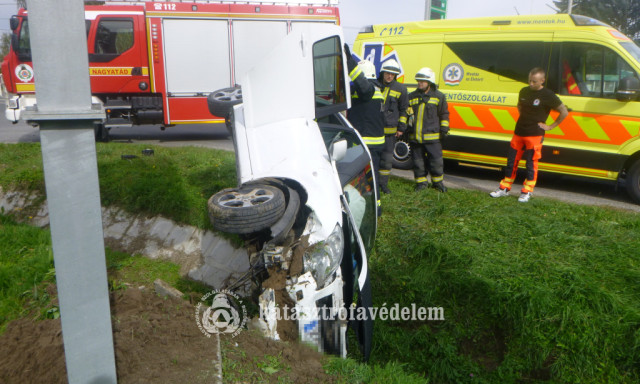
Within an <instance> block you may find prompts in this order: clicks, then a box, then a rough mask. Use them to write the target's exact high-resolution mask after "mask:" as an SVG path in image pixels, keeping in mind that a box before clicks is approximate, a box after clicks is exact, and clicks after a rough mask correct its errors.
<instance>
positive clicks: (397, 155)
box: [393, 139, 413, 169]
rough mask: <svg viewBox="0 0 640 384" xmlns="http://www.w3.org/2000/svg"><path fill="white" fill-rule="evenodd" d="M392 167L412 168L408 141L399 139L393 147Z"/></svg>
mask: <svg viewBox="0 0 640 384" xmlns="http://www.w3.org/2000/svg"><path fill="white" fill-rule="evenodd" d="M393 168H396V169H413V158H412V157H411V148H410V147H409V143H408V142H406V141H404V140H402V139H399V140H398V141H396V145H395V147H393Z"/></svg>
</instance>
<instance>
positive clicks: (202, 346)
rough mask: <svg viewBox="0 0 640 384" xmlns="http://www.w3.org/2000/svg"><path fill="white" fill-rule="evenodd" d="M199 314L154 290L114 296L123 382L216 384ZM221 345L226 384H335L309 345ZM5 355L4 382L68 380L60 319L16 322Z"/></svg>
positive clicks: (252, 337)
mask: <svg viewBox="0 0 640 384" xmlns="http://www.w3.org/2000/svg"><path fill="white" fill-rule="evenodd" d="M194 311H195V308H194V306H193V305H192V304H190V303H189V302H188V301H184V300H180V299H173V298H162V297H160V296H157V295H156V294H155V293H154V292H151V291H150V290H149V289H143V290H139V289H137V288H129V289H126V290H118V291H115V292H113V293H112V297H111V312H112V326H113V336H114V347H115V358H116V370H117V376H118V382H119V383H125V384H126V383H181V384H182V383H215V382H216V378H215V375H216V374H217V372H218V370H217V368H216V366H215V364H214V363H215V361H216V356H217V342H216V339H215V338H214V337H211V338H208V337H205V336H204V335H203V334H202V333H201V332H200V330H199V329H198V327H197V324H196V321H195V319H194V315H193V314H194ZM222 339H223V340H222V341H221V345H222V355H223V356H224V357H223V380H224V382H225V383H227V382H252V383H253V382H264V383H271V382H274V383H276V382H278V380H285V381H286V382H295V383H316V382H319V383H325V382H332V381H333V378H332V377H329V376H327V375H326V374H325V373H324V370H323V369H322V359H323V356H322V355H321V354H320V353H317V352H315V351H313V350H311V349H309V348H308V347H307V346H304V345H300V344H298V343H285V342H276V341H272V340H268V339H265V338H263V337H262V336H260V335H257V334H254V333H253V332H250V331H248V330H244V331H243V332H241V333H240V334H239V335H238V336H236V337H235V338H231V337H224V338H222ZM0 356H2V359H0V382H2V383H37V382H47V383H66V382H67V373H66V367H65V360H64V349H63V342H62V331H61V325H60V319H55V320H39V321H36V320H31V319H26V318H23V319H19V320H15V321H13V322H11V323H9V324H8V326H7V329H6V331H5V332H4V334H2V335H1V336H0ZM274 359H275V360H274ZM274 361H277V363H275V362H274Z"/></svg>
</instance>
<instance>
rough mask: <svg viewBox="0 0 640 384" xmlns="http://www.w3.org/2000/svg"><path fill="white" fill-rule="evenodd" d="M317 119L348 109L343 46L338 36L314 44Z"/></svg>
mask: <svg viewBox="0 0 640 384" xmlns="http://www.w3.org/2000/svg"><path fill="white" fill-rule="evenodd" d="M313 77H314V88H315V100H316V118H321V117H323V116H326V115H328V114H331V113H334V112H339V111H342V110H345V109H346V100H347V98H346V91H345V89H344V84H345V81H344V70H343V64H342V45H341V44H340V38H339V37H338V36H333V37H329V38H327V39H324V40H320V41H318V42H316V43H315V44H313Z"/></svg>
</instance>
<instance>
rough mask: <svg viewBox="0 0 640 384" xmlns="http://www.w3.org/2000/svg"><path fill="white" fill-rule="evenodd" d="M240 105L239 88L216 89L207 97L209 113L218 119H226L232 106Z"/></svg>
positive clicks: (240, 91)
mask: <svg viewBox="0 0 640 384" xmlns="http://www.w3.org/2000/svg"><path fill="white" fill-rule="evenodd" d="M240 103H242V89H241V88H240V87H239V86H236V87H231V88H223V89H218V90H217V91H213V92H211V93H210V94H209V96H208V97H207V105H208V106H209V112H211V114H212V115H214V116H218V117H224V118H227V117H228V116H229V114H230V113H231V111H232V110H233V106H234V105H237V104H240Z"/></svg>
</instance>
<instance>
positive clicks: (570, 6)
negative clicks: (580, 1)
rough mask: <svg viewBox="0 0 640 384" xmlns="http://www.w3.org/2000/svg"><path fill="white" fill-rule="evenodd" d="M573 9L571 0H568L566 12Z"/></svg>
mask: <svg viewBox="0 0 640 384" xmlns="http://www.w3.org/2000/svg"><path fill="white" fill-rule="evenodd" d="M572 10H573V0H569V6H568V7H567V13H568V14H571V12H572Z"/></svg>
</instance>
